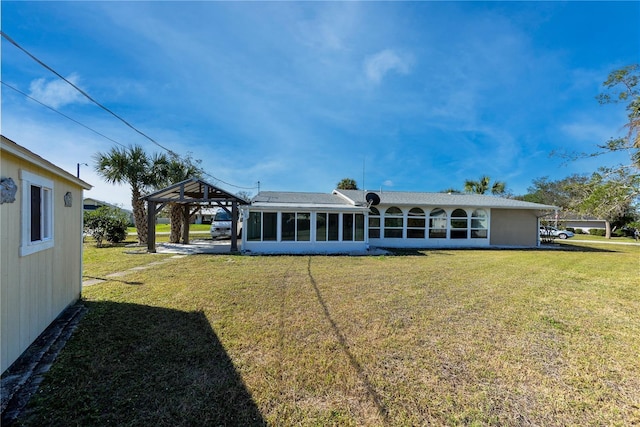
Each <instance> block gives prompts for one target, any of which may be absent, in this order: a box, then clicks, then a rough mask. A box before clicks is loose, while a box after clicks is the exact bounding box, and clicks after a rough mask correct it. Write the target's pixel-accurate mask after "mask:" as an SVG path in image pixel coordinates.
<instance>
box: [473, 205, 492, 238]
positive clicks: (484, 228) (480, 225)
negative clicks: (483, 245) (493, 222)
mask: <svg viewBox="0 0 640 427" xmlns="http://www.w3.org/2000/svg"><path fill="white" fill-rule="evenodd" d="M488 229H489V218H488V216H487V211H485V210H484V209H476V210H475V211H473V213H472V214H471V238H472V239H486V238H487V237H488Z"/></svg>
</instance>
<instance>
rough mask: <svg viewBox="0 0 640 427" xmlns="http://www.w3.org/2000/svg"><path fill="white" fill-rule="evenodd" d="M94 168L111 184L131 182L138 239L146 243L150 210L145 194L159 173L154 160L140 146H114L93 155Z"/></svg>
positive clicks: (139, 241)
mask: <svg viewBox="0 0 640 427" xmlns="http://www.w3.org/2000/svg"><path fill="white" fill-rule="evenodd" d="M94 160H95V162H96V166H95V171H96V172H97V173H98V175H100V176H101V177H102V178H104V179H105V180H106V181H107V182H109V183H111V184H129V186H130V187H131V206H132V207H133V219H134V222H135V225H136V229H137V231H138V243H140V244H145V243H147V214H146V209H145V205H144V200H142V196H143V195H144V193H145V190H146V189H147V188H149V186H151V185H152V184H153V183H154V181H155V179H156V177H155V176H154V175H153V173H152V169H153V162H152V160H150V159H149V157H148V156H147V154H146V153H145V152H144V150H143V149H142V147H141V146H139V145H134V146H129V147H127V148H116V147H113V148H112V149H111V150H110V151H109V152H107V153H97V154H95V155H94Z"/></svg>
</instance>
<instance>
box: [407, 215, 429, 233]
mask: <svg viewBox="0 0 640 427" xmlns="http://www.w3.org/2000/svg"><path fill="white" fill-rule="evenodd" d="M424 228H425V215H424V211H423V210H422V209H420V208H412V209H411V210H410V211H409V218H407V238H409V239H424Z"/></svg>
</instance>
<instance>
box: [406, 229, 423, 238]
mask: <svg viewBox="0 0 640 427" xmlns="http://www.w3.org/2000/svg"><path fill="white" fill-rule="evenodd" d="M407 237H408V238H409V239H424V229H415V228H409V229H407Z"/></svg>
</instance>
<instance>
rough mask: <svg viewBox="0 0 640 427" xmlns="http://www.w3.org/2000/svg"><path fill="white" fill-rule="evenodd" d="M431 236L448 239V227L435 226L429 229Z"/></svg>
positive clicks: (432, 237)
mask: <svg viewBox="0 0 640 427" xmlns="http://www.w3.org/2000/svg"><path fill="white" fill-rule="evenodd" d="M429 238H430V239H446V238H447V229H446V228H433V229H431V230H429Z"/></svg>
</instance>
